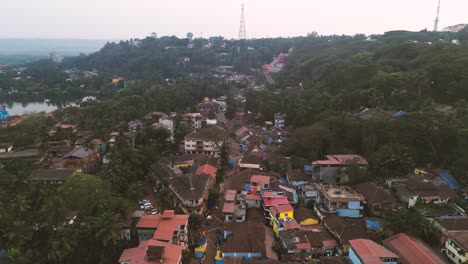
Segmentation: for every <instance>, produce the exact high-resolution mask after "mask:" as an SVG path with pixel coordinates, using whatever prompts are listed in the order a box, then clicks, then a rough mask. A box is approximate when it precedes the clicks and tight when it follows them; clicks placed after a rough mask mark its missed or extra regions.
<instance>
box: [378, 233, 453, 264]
mask: <svg viewBox="0 0 468 264" xmlns="http://www.w3.org/2000/svg"><path fill="white" fill-rule="evenodd" d="M382 242H383V245H384V246H385V247H386V248H387V249H389V250H391V251H393V252H395V253H396V254H397V255H398V257H399V258H400V262H399V263H401V264H444V263H446V262H445V261H444V260H443V259H442V258H441V257H440V256H439V255H437V254H436V253H435V252H434V251H433V250H432V249H431V248H430V247H429V246H428V245H427V244H426V243H424V242H423V241H421V240H420V239H418V238H415V237H411V236H409V235H407V234H404V233H400V234H397V235H394V236H392V237H389V238H387V239H385V240H383V241H382Z"/></svg>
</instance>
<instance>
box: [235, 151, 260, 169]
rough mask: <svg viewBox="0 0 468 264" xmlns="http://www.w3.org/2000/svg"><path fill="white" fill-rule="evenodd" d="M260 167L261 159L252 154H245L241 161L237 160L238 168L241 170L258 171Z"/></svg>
mask: <svg viewBox="0 0 468 264" xmlns="http://www.w3.org/2000/svg"><path fill="white" fill-rule="evenodd" d="M261 166H262V157H261V156H259V155H257V154H254V153H250V154H246V155H245V156H244V157H243V158H242V159H240V160H239V168H242V169H257V170H258V169H260V167H261Z"/></svg>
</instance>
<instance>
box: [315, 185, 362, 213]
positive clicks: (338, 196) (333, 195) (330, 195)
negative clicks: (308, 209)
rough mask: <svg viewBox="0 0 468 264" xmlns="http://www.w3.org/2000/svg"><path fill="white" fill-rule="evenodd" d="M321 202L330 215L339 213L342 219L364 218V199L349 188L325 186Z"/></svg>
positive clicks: (321, 191)
mask: <svg viewBox="0 0 468 264" xmlns="http://www.w3.org/2000/svg"><path fill="white" fill-rule="evenodd" d="M319 200H320V201H319V202H320V203H321V205H322V206H323V209H325V210H326V211H327V212H328V213H338V216H341V217H362V216H363V209H364V207H363V205H362V202H363V201H364V197H363V196H362V195H361V194H358V193H357V192H355V191H354V190H352V189H351V188H349V187H338V186H329V185H324V186H322V189H321V190H320V196H319Z"/></svg>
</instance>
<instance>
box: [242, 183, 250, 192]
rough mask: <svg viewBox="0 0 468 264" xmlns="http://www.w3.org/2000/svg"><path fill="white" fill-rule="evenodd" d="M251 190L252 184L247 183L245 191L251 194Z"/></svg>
mask: <svg viewBox="0 0 468 264" xmlns="http://www.w3.org/2000/svg"><path fill="white" fill-rule="evenodd" d="M250 189H251V187H250V183H246V184H245V185H244V190H245V191H246V192H250Z"/></svg>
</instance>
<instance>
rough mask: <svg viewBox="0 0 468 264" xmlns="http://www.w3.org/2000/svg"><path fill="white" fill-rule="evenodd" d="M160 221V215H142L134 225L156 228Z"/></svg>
mask: <svg viewBox="0 0 468 264" xmlns="http://www.w3.org/2000/svg"><path fill="white" fill-rule="evenodd" d="M160 222H161V216H160V215H144V216H142V217H141V218H140V220H139V221H138V223H137V225H136V227H137V228H152V229H156V228H158V226H159V223H160Z"/></svg>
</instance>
